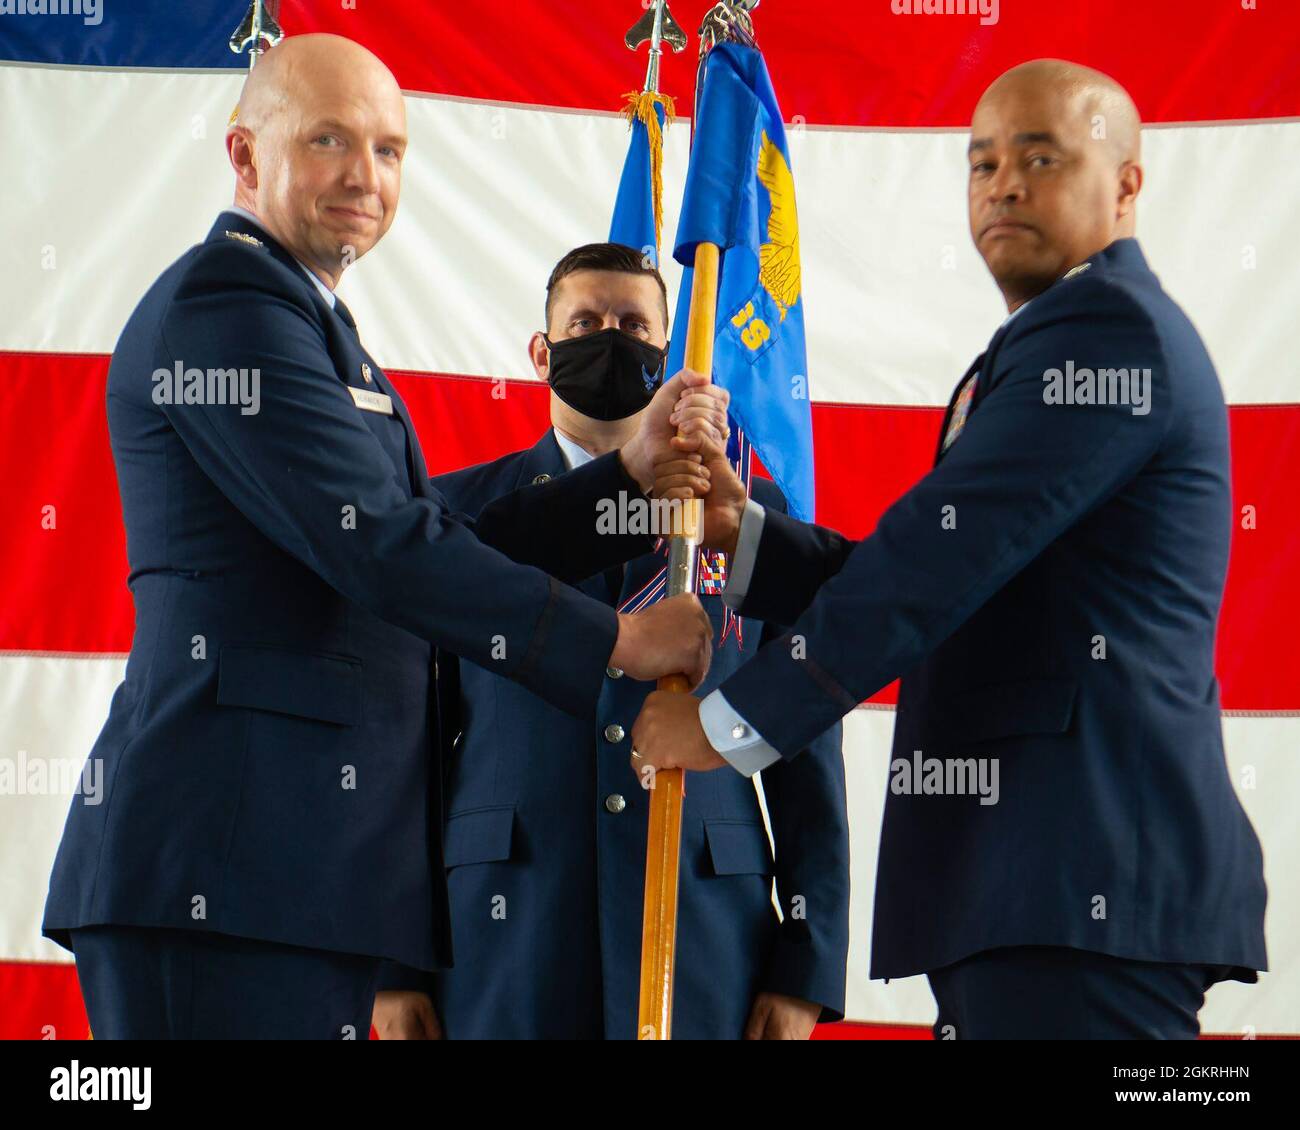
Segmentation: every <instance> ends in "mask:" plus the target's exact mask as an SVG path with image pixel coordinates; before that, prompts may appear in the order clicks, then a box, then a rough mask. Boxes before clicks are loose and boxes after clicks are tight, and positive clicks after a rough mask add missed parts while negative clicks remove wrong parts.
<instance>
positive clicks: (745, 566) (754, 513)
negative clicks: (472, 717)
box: [718, 498, 767, 753]
mask: <svg viewBox="0 0 1300 1130" xmlns="http://www.w3.org/2000/svg"><path fill="white" fill-rule="evenodd" d="M766 517H767V511H766V510H764V509H763V507H762V506H760V505H759V504H758V503H757V502H755V501H754V500H753V499H752V498H751V499H750V500H749V501H748V502H746V503H745V513H744V514H743V515H741V518H740V533H739V534H738V535H737V536H736V553H735V559H734V560H733V561H732V562H731V568H730V569H728V570H727V587H726V588H724V589H723V590H722V603H723V604H725V605H726V606H727V607H728V608H730V609H731V610H732V611H733V612H738V611H739V610H740V606H741V605H742V604H744V603H745V597H746V596H748V595H749V581H750V578H751V577H753V575H754V562H755V561H756V560H757V558H758V543H759V542H760V541H762V540H763V522H764V520H765V519H766ZM718 752H719V753H721V752H722V751H721V750H719V751H718Z"/></svg>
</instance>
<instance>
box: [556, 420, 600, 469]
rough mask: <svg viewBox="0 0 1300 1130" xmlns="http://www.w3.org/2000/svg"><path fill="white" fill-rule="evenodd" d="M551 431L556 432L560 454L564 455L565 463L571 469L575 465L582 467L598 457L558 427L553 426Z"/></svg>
mask: <svg viewBox="0 0 1300 1130" xmlns="http://www.w3.org/2000/svg"><path fill="white" fill-rule="evenodd" d="M551 431H552V432H554V433H555V442H556V443H558V444H559V445H560V454H561V455H563V456H564V465H565V466H566V467H567V468H568V469H569V470H570V471H572V470H573V469H574V468H575V467H581V466H582V465H583V464H584V463H590V462H591V461H592V460H593V459H595V458H596V457H595V456H594V455H592V453H591V452H590V451H588V450H587V449H586V448H585V447H580V446H579V445H578V444H576V443H574V442H573V440H571V439H570V438H569V437H568V436H566V435H564V434H563V433H561V432H560V430H559V429H558V428H552V429H551Z"/></svg>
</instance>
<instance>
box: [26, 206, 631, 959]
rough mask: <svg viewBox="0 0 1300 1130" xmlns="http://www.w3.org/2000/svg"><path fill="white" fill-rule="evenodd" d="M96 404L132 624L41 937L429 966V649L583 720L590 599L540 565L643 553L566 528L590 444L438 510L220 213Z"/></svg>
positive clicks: (433, 888) (439, 929)
mask: <svg viewBox="0 0 1300 1130" xmlns="http://www.w3.org/2000/svg"><path fill="white" fill-rule="evenodd" d="M241 371H242V373H243V384H242V385H240V382H239V379H238V378H239V374H240V372H241ZM213 372H216V373H217V374H218V375H217V377H215V378H214V377H212V375H211V374H212V373H213ZM223 372H226V373H229V372H234V373H235V378H231V379H227V377H226V376H223V375H222V373H223ZM177 373H179V376H176V377H175V380H172V379H169V374H170V375H172V376H175V375H176V374H177ZM191 373H193V374H195V376H194V378H193V379H191V377H190V374H191ZM253 374H256V375H257V382H256V384H254V383H253V381H252V376H253ZM240 388H242V389H244V390H245V392H251V391H252V390H253V389H254V388H256V389H257V395H256V396H251V395H250V396H244V395H243V394H242V393H238V392H237V390H238V389H240ZM223 389H224V391H223ZM232 390H235V391H232ZM237 395H238V403H232V402H231V401H232V400H233V399H234V398H235V397H236V396H237ZM222 400H225V401H226V402H225V403H222V402H221V401H222ZM245 409H255V410H250V411H245ZM108 421H109V431H110V437H111V441H112V449H113V456H114V460H115V464H116V468H117V476H118V484H119V488H120V492H121V498H122V510H123V517H124V520H125V525H126V533H127V554H128V558H129V563H130V579H129V585H130V588H131V592H132V595H133V598H134V602H135V610H136V624H135V637H134V640H133V643H132V647H131V654H130V658H129V660H128V662H127V667H126V676H125V680H124V682H123V683H122V684H121V685H120V686H119V687H118V689H117V691H116V693H115V694H114V696H113V700H112V706H111V710H110V713H109V717H108V720H107V722H106V724H105V726H104V728H103V731H102V732H101V734H100V735H99V738H98V740H97V741H96V743H95V746H94V749H93V750H92V752H91V754H90V756H91V757H92V758H97V759H101V760H102V762H103V780H104V783H105V787H104V790H103V797H102V803H99V804H96V805H90V804H86V803H83V801H82V798H81V797H76V798H74V801H73V804H72V806H71V810H70V812H69V815H68V819H67V823H66V826H65V829H64V833H63V839H62V842H61V844H60V846H59V850H58V855H57V857H56V860H55V864H54V870H53V874H52V877H51V880H50V891H49V896H48V900H47V903H46V908H45V916H44V924H43V929H44V932H45V933H46V934H47V935H48V936H50V937H51V938H53V939H54V940H56V941H58V942H59V943H60V944H63V945H65V946H67V945H68V944H69V934H68V931H69V930H70V929H73V928H76V927H81V926H91V925H97V924H104V923H113V924H120V925H136V926H158V927H180V928H191V929H203V930H210V931H216V932H219V933H225V934H233V935H238V936H243V937H249V938H258V939H263V940H268V941H275V942H283V943H289V944H293V945H299V946H310V947H315V948H318V949H326V950H336V951H341V952H349V953H358V954H370V955H375V956H378V957H386V958H391V959H393V960H397V961H401V962H404V963H405V964H407V965H411V966H414V967H417V968H424V969H432V968H435V967H436V966H437V965H438V964H439V963H443V962H446V961H447V960H449V959H450V956H451V955H450V949H449V936H448V926H447V901H446V884H445V877H444V876H445V873H444V869H443V865H442V856H441V836H440V835H439V831H440V828H441V822H442V807H443V806H442V797H441V792H440V786H441V773H440V771H439V757H440V754H439V749H438V746H437V735H438V732H439V720H438V718H437V716H436V708H435V705H434V704H435V696H434V694H433V693H432V684H433V670H434V654H433V653H434V647H435V645H436V646H437V647H438V648H445V649H448V650H450V651H453V652H455V653H456V654H458V655H461V656H464V657H465V659H467V660H469V661H470V662H471V663H481V664H485V665H487V666H488V667H490V668H492V669H493V670H494V671H496V672H498V673H499V674H500V675H501V676H502V681H503V683H508V682H509V683H519V684H520V685H523V686H527V687H528V688H529V690H530V691H531V692H533V693H535V694H537V695H539V696H541V697H542V698H544V699H546V700H547V701H548V702H550V703H552V704H554V705H555V706H557V707H559V708H561V709H562V710H568V711H572V712H573V713H574V714H576V715H578V716H580V717H584V718H590V717H591V716H592V712H593V711H594V709H595V705H596V701H597V699H598V697H599V695H600V694H601V692H602V689H603V682H604V679H605V665H606V661H607V659H608V657H609V654H610V651H611V649H612V647H613V644H614V641H615V637H616V634H617V622H616V617H615V614H614V612H613V610H612V609H610V607H609V606H608V604H607V603H605V602H602V601H597V600H593V599H591V598H590V597H588V596H585V595H583V594H582V593H580V592H578V591H577V590H576V589H574V588H572V587H570V586H569V585H568V584H565V583H561V582H562V581H567V580H577V579H579V578H580V577H583V576H587V575H589V574H590V573H592V572H593V571H596V570H599V569H603V568H605V567H608V566H609V565H611V564H614V563H616V562H618V561H621V560H627V559H628V558H630V557H634V556H637V555H639V554H641V553H643V552H645V551H646V549H647V547H648V546H649V544H650V541H649V539H648V538H644V537H640V538H619V537H610V536H599V535H598V534H597V533H596V532H595V530H594V528H593V523H592V520H591V515H592V513H593V511H594V508H595V506H596V505H597V501H598V500H599V499H600V498H603V497H615V496H617V494H618V493H619V492H620V491H623V490H627V491H636V490H637V487H636V484H635V482H634V481H633V480H631V479H630V478H629V477H628V476H627V474H626V473H625V472H624V471H623V469H622V466H621V463H620V461H619V459H618V457H617V455H611V456H609V457H607V458H605V459H603V460H599V461H597V462H595V463H593V464H591V465H590V466H588V467H585V468H583V469H582V471H580V472H578V473H576V474H575V475H572V476H565V478H564V479H563V480H557V481H555V482H554V483H550V484H546V485H543V486H539V487H530V488H528V489H527V490H525V491H523V492H521V493H520V494H518V495H516V496H513V497H507V498H504V499H501V500H499V502H498V503H497V505H495V506H493V507H489V508H487V509H485V510H484V511H483V513H482V514H481V515H480V516H479V518H478V520H477V522H475V521H471V520H470V519H468V518H465V517H463V516H458V515H456V514H454V513H453V511H452V510H451V509H450V507H449V506H448V504H447V502H446V500H445V499H444V498H443V497H442V496H441V495H440V494H439V493H438V491H437V490H435V489H434V488H433V487H432V486H431V485H430V482H429V476H428V473H427V471H426V469H425V464H424V459H423V456H422V454H421V451H420V445H419V441H418V440H417V438H416V435H415V432H414V430H413V428H412V426H411V421H410V418H409V416H408V415H407V412H406V409H405V407H404V405H403V404H402V400H401V397H400V396H398V395H397V393H396V391H395V390H394V389H393V387H392V385H391V384H390V383H389V382H388V380H387V378H386V377H385V376H384V373H383V370H382V369H381V368H380V366H379V365H378V363H377V362H376V361H375V360H374V358H372V357H371V356H370V355H369V354H368V353H367V352H366V350H365V348H364V347H363V346H362V344H361V341H360V339H359V337H358V334H357V330H356V326H355V323H354V322H353V320H352V318H351V315H350V314H349V313H348V311H347V309H346V308H345V307H344V306H343V305H342V303H341V302H340V303H338V304H337V306H335V307H331V306H330V304H329V303H328V302H327V301H326V299H325V297H324V296H323V295H322V294H321V292H320V290H319V289H318V287H317V286H316V285H315V284H314V283H313V282H312V281H311V280H310V279H309V278H308V277H307V275H306V274H305V273H304V270H303V268H302V267H301V266H300V265H299V263H298V262H297V261H296V260H295V259H293V258H292V256H290V255H289V254H288V253H287V252H286V251H285V250H284V249H283V248H281V247H280V246H279V245H278V244H277V243H276V242H275V241H274V240H272V239H271V238H270V237H269V236H268V235H267V234H266V233H265V232H264V231H262V230H261V229H260V227H259V226H258V225H256V224H254V223H251V222H250V221H248V220H247V219H245V218H243V217H241V216H238V215H236V214H234V213H230V212H227V213H223V214H222V215H221V216H220V217H219V218H218V220H217V222H216V225H215V226H214V227H213V229H212V231H211V233H210V234H209V236H208V238H207V240H206V242H204V243H203V244H201V245H199V246H197V247H195V248H193V249H192V250H190V251H189V252H188V253H186V254H185V255H184V256H183V257H182V258H181V259H180V260H178V261H177V262H176V263H175V264H174V265H173V266H172V267H170V268H169V269H168V270H167V271H166V272H164V274H163V275H162V276H161V277H160V278H159V280H158V281H157V282H156V283H155V284H154V286H153V287H152V288H151V289H150V290H149V292H148V293H147V294H146V295H145V297H144V298H143V299H142V300H141V302H140V304H139V305H138V307H137V308H136V310H135V312H134V313H133V314H132V315H131V318H130V320H129V322H128V323H127V326H126V328H125V330H124V331H123V333H122V336H121V339H120V340H119V342H118V344H117V348H116V349H115V351H114V354H113V360H112V364H111V367H110V370H109V376H108ZM494 547H495V548H494ZM506 554H509V555H510V556H512V557H514V558H515V559H516V560H518V561H525V562H530V563H531V565H535V566H540V568H534V567H528V566H525V565H521V564H515V563H514V562H512V561H510V560H508V559H507V556H505V555H506ZM543 569H544V570H546V571H547V572H549V573H551V574H553V576H548V575H547V572H543V571H542V570H543ZM556 578H559V579H558V580H557V579H556Z"/></svg>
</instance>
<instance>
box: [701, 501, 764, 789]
mask: <svg viewBox="0 0 1300 1130" xmlns="http://www.w3.org/2000/svg"><path fill="white" fill-rule="evenodd" d="M760 513H761V508H760ZM700 725H701V726H702V727H703V729H704V736H705V737H706V738H708V739H709V745H711V746H712V747H713V748H714V749H715V750H717V751H718V752H719V753H720V754H722V756H723V757H724V758H726V759H727V762H728V763H729V764H730V765H731V767H732V768H733V769H734V770H735V771H736V772H737V773H739V774H740V775H741V776H742V777H752V776H753V775H754V774H755V773H757V772H758V771H759V770H761V769H766V768H767V767H768V766H769V765H774V764H775V763H776V762H778V761H780V760H781V755H780V754H779V753H778V752H777V751H776V750H775V749H773V748H772V747H771V746H770V745H768V744H767V742H765V741H764V740H763V736H762V734H760V733H759V732H758V731H757V730H755V729H754V727H753V726H751V725H750V724H749V723H748V722H746V721H745V719H744V718H742V717H741V716H740V715H739V714H737V713H736V711H735V710H733V709H732V707H731V703H729V702H728V701H727V700H726V699H725V698H723V696H722V692H721V691H714V692H713V693H712V694H710V695H706V696H705V697H704V699H703V700H702V701H701V702H700Z"/></svg>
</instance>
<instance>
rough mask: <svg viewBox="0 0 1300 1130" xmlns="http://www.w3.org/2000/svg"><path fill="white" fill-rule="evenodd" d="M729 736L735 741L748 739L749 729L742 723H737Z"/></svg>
mask: <svg viewBox="0 0 1300 1130" xmlns="http://www.w3.org/2000/svg"><path fill="white" fill-rule="evenodd" d="M731 736H732V737H733V738H735V739H736V741H740V740H741V738H747V737H749V727H748V726H746V725H745V724H744V723H742V722H737V723H736V724H735V725H734V726H732V727H731Z"/></svg>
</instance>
